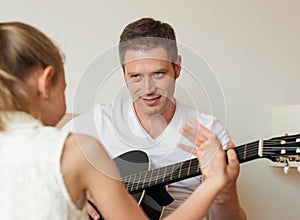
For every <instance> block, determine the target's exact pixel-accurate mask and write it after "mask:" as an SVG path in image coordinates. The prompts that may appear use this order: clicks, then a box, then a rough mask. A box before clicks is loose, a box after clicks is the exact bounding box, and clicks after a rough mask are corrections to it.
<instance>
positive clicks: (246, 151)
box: [123, 141, 259, 193]
mask: <svg viewBox="0 0 300 220" xmlns="http://www.w3.org/2000/svg"><path fill="white" fill-rule="evenodd" d="M234 150H235V152H236V154H237V157H238V160H239V162H240V163H243V162H246V161H249V160H253V159H257V158H259V141H255V142H252V143H248V144H245V145H241V146H238V147H235V148H234ZM197 175H201V170H200V164H199V161H198V159H197V158H194V159H190V160H186V161H183V162H179V163H176V164H172V165H168V166H165V167H160V168H157V169H153V170H148V171H144V172H141V173H136V174H132V175H128V176H125V177H123V181H124V185H125V187H126V189H127V191H128V192H130V193H135V192H139V191H141V190H143V189H146V188H149V187H152V186H156V185H167V184H170V183H173V182H177V181H180V180H184V179H187V178H191V177H194V176H197Z"/></svg>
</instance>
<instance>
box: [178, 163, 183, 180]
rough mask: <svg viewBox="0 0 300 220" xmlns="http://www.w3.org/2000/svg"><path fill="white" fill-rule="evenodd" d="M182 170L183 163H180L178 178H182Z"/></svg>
mask: <svg viewBox="0 0 300 220" xmlns="http://www.w3.org/2000/svg"><path fill="white" fill-rule="evenodd" d="M181 170H182V163H180V168H179V172H178V178H180V176H181Z"/></svg>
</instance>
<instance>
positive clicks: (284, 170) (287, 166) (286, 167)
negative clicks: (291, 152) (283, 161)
mask: <svg viewBox="0 0 300 220" xmlns="http://www.w3.org/2000/svg"><path fill="white" fill-rule="evenodd" d="M289 171H290V166H289V165H286V166H285V167H284V168H283V172H284V174H288V173H289Z"/></svg>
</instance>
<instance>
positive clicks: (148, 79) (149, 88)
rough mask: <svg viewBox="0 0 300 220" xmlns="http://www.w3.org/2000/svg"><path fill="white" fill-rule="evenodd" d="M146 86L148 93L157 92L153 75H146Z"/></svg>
mask: <svg viewBox="0 0 300 220" xmlns="http://www.w3.org/2000/svg"><path fill="white" fill-rule="evenodd" d="M144 87H145V88H144V89H145V92H146V93H155V91H156V85H155V82H154V80H153V78H152V77H151V76H147V77H145V82H144Z"/></svg>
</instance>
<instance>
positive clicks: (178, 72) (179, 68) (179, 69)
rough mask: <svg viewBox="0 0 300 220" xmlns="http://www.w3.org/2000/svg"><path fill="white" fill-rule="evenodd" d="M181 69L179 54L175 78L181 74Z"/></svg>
mask: <svg viewBox="0 0 300 220" xmlns="http://www.w3.org/2000/svg"><path fill="white" fill-rule="evenodd" d="M180 71H181V56H180V55H178V56H177V60H176V64H175V79H177V78H178V77H179V76H180Z"/></svg>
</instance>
